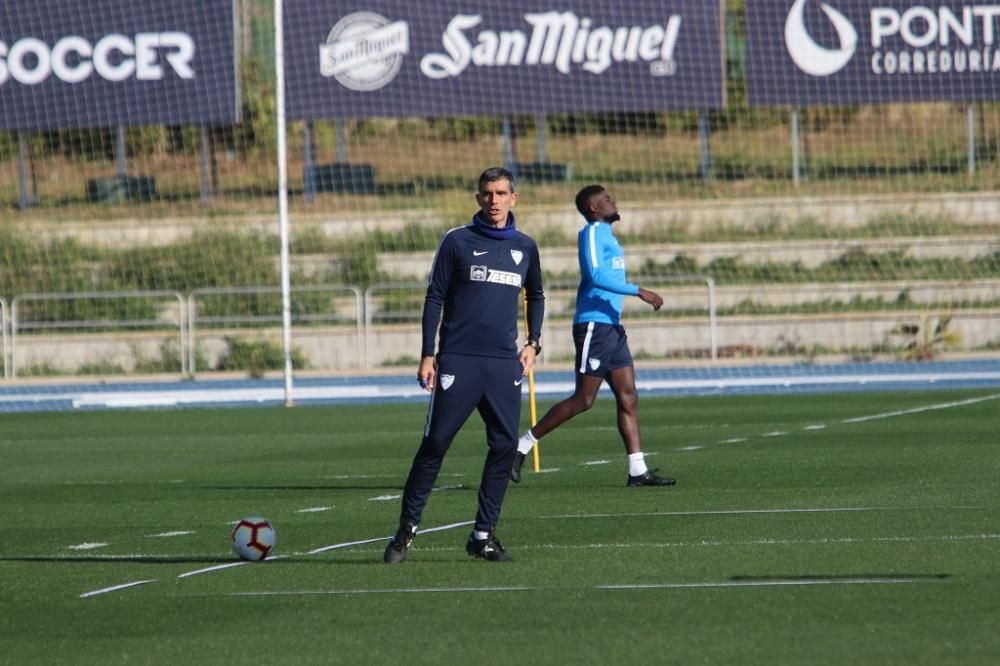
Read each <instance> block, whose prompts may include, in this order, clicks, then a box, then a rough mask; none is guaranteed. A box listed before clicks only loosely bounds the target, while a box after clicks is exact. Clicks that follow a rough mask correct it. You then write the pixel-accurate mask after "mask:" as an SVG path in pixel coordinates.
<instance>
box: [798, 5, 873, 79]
mask: <svg viewBox="0 0 1000 666" xmlns="http://www.w3.org/2000/svg"><path fill="white" fill-rule="evenodd" d="M805 4H806V0H795V4H794V5H792V8H791V9H790V10H789V12H788V18H787V19H786V20H785V46H787V47H788V53H789V55H791V56H792V60H793V61H794V62H795V64H796V65H798V67H799V69H801V70H802V71H803V72H805V73H806V74H811V75H813V76H830V75H831V74H836V73H837V72H839V71H840V70H842V69H843V68H844V67H845V66H847V63H848V62H850V60H851V58H853V57H854V51H855V49H857V47H858V31H857V30H855V29H854V26H853V25H851V22H850V21H848V20H847V17H846V16H844V15H843V14H841V13H840V12H838V11H837V10H836V9H834V8H833V7H831V6H830V5H828V4H826V3H825V2H824V3H822V4H821V5H820V8H821V9H822V10H823V13H824V14H826V16H827V18H828V19H830V22H831V23H832V24H833V27H834V29H835V30H836V31H837V39H839V40H840V48H839V49H828V48H825V47H823V46H820V45H819V44H817V43H816V41H815V40H814V39H813V38H812V37H811V36H810V35H809V32H808V31H807V30H806V21H805V16H804V9H805Z"/></svg>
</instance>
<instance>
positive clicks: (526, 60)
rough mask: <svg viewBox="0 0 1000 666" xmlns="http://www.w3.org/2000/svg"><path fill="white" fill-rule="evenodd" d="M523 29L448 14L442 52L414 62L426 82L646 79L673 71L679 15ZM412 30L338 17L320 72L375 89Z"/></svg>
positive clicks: (402, 24)
mask: <svg viewBox="0 0 1000 666" xmlns="http://www.w3.org/2000/svg"><path fill="white" fill-rule="evenodd" d="M523 19H524V22H525V24H527V26H528V29H527V30H517V29H515V30H492V29H487V28H483V27H482V24H483V17H482V16H481V15H479V14H459V15H457V16H453V17H452V18H451V19H450V20H449V21H448V23H447V25H446V26H445V28H444V33H443V34H442V35H441V50H440V51H437V52H432V53H427V54H425V55H423V56H422V57H421V58H420V60H419V65H420V72H421V74H423V75H424V76H425V77H427V78H429V79H435V80H439V79H448V78H454V77H458V76H460V75H461V74H462V73H463V72H465V71H466V70H468V69H469V68H470V67H472V68H477V67H521V66H550V67H553V68H555V70H556V71H558V72H560V73H562V74H567V75H569V74H572V73H573V72H574V70H577V69H578V70H581V71H583V72H587V73H589V74H602V73H603V72H605V71H606V70H607V69H608V68H610V67H611V66H612V65H614V64H616V63H635V62H643V63H648V65H649V71H650V75H651V76H658V77H659V76H672V75H674V74H675V73H676V71H677V63H676V61H675V60H674V52H675V50H676V47H677V42H678V38H679V36H680V32H681V24H682V17H681V16H680V15H676V14H675V15H672V16H670V17H669V18H668V19H667V20H666V21H665V22H663V23H654V24H651V25H645V26H641V25H639V26H636V25H628V26H614V25H600V24H598V23H596V22H595V21H594V20H593V19H591V18H588V17H580V16H577V15H576V14H575V13H573V12H557V11H550V12H540V13H529V14H525V15H524V16H523ZM410 48H411V45H410V26H409V24H408V23H407V22H406V21H390V20H389V19H387V18H385V17H384V16H381V15H380V14H376V13H374V12H354V13H352V14H348V15H347V16H345V17H343V18H342V19H340V20H339V21H338V22H337V23H336V25H334V27H333V29H332V30H331V31H330V34H329V35H328V36H327V38H326V42H325V43H323V44H321V45H320V46H319V66H320V73H321V74H322V75H323V76H324V77H332V78H334V79H336V80H337V81H338V82H339V83H340V84H341V85H343V86H344V87H346V88H349V89H351V90H357V91H373V90H378V89H380V88H382V87H384V86H385V85H387V84H388V83H389V82H391V81H392V80H393V79H394V78H396V76H397V74H398V73H399V70H400V67H401V66H402V63H403V57H404V56H406V55H407V54H409V52H410Z"/></svg>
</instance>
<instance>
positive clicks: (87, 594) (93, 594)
mask: <svg viewBox="0 0 1000 666" xmlns="http://www.w3.org/2000/svg"><path fill="white" fill-rule="evenodd" d="M155 582H156V579H155V578H153V579H150V580H134V581H132V582H131V583H122V584H121V585H114V586H112V587H105V588H101V589H100V590H92V591H90V592H84V593H83V594H81V595H80V598H81V599H86V598H87V597H96V596H97V595H99V594H107V593H108V592H114V591H116V590H124V589H126V588H129V587H135V586H137V585H145V584H146V583H155Z"/></svg>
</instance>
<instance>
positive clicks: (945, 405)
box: [841, 393, 1000, 423]
mask: <svg viewBox="0 0 1000 666" xmlns="http://www.w3.org/2000/svg"><path fill="white" fill-rule="evenodd" d="M997 398H1000V393H994V394H993V395H986V396H981V397H979V398H969V399H967V400H956V401H955V402H941V403H938V404H936V405H925V406H923V407H914V408H913V409H899V410H896V411H894V412H883V413H882V414H872V415H870V416H857V417H854V418H853V419H844V420H843V421H841V423H864V422H865V421H875V420H877V419H888V418H891V417H893V416H907V415H909V414H919V413H921V412H931V411H935V410H938V409H950V408H951V407H965V406H966V405H974V404H976V403H977V402H986V401H987V400H996V399H997Z"/></svg>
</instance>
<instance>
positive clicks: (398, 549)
mask: <svg viewBox="0 0 1000 666" xmlns="http://www.w3.org/2000/svg"><path fill="white" fill-rule="evenodd" d="M416 535H417V526H416V525H410V524H409V523H406V524H403V525H400V526H399V529H398V530H396V536H394V537H392V541H390V542H389V545H388V546H386V547H385V555H383V557H382V559H384V560H385V563H386V564H399V563H400V562H402V561H403V560H405V559H406V551H407V550H408V549H409V548H410V544H411V543H413V537H415V536H416Z"/></svg>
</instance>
